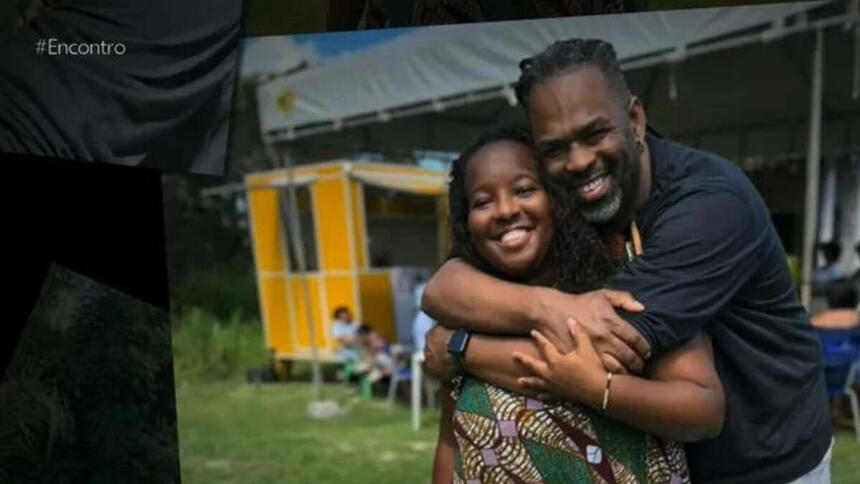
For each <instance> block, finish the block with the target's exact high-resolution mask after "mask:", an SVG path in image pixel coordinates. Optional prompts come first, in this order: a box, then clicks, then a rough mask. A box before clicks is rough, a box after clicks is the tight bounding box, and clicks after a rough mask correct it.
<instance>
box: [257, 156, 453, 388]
mask: <svg viewBox="0 0 860 484" xmlns="http://www.w3.org/2000/svg"><path fill="white" fill-rule="evenodd" d="M290 184H292V185H293V186H294V187H295V188H296V197H297V203H296V205H297V207H296V208H297V211H298V219H299V226H300V229H299V230H300V233H301V242H302V247H303V251H304V254H305V259H306V264H307V270H306V272H305V273H303V274H302V273H298V271H297V264H296V260H295V254H294V253H293V252H294V250H293V247H292V246H291V245H290V243H289V240H288V236H291V235H290V234H289V230H290V228H291V226H293V227H294V225H291V224H290V223H288V214H289V213H291V212H290V210H288V209H289V207H290V206H289V197H288V187H289V185H290ZM245 187H246V190H247V200H248V210H249V221H250V223H249V225H250V231H251V238H252V243H253V250H254V261H255V266H256V271H257V288H258V293H259V297H260V314H261V316H262V323H263V331H264V336H265V342H266V346H267V348H268V350H269V353H270V355H271V356H272V359H273V363H274V364H275V369H276V372H277V373H278V374H279V376H280V377H284V376H286V375H285V373H288V371H289V362H291V361H294V360H305V359H310V358H311V354H312V352H311V337H310V327H313V331H314V332H315V339H316V344H317V349H318V352H319V356H320V359H321V360H322V361H336V357H335V355H334V351H333V350H334V342H333V340H332V337H331V320H332V313H333V311H334V309H335V308H337V307H339V306H347V307H349V308H350V309H351V310H352V312H353V314H355V315H356V319H357V320H358V321H361V322H362V323H365V324H367V325H369V326H371V327H372V328H374V329H375V330H376V331H378V332H379V333H380V334H381V335H382V336H383V337H385V338H386V339H387V340H388V341H390V342H397V341H401V342H407V341H409V337H410V335H409V331H408V328H409V326H408V325H409V321H408V320H409V319H411V314H414V302H412V299H411V289H412V287H413V285H414V282H413V281H414V278H415V276H416V275H417V274H425V275H426V274H429V273H430V271H432V269H433V268H434V267H435V266H436V265H437V264H438V263H439V262H440V261H441V260H442V259H443V258H444V254H445V252H446V250H447V246H448V240H447V220H446V217H447V174H446V173H442V172H439V171H432V170H426V169H422V168H418V167H414V166H408V165H395V164H386V163H367V162H350V161H338V162H328V163H319V164H313V165H301V166H297V167H295V168H293V169H292V173H289V172H288V170H286V169H282V170H276V171H269V172H262V173H254V174H250V175H247V176H246V177H245ZM293 213H294V212H293ZM305 288H307V291H308V293H309V296H310V297H309V298H306V297H305V293H304V292H303V291H304V290H305ZM404 298H407V299H409V301H407V302H404ZM306 300H309V301H310V304H309V306H310V307H306V306H307V304H306V303H305V301H306ZM406 306H410V307H409V308H406ZM308 311H309V312H310V318H308ZM404 333H405V334H404Z"/></svg>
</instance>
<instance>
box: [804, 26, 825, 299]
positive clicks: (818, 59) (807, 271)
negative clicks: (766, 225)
mask: <svg viewBox="0 0 860 484" xmlns="http://www.w3.org/2000/svg"><path fill="white" fill-rule="evenodd" d="M823 85H824V31H823V29H821V28H819V29H817V30H816V31H815V50H814V51H813V57H812V95H811V97H810V107H809V143H808V147H807V148H808V151H807V157H806V209H805V217H804V218H805V220H804V226H803V276H802V282H801V284H802V286H801V292H800V297H801V301H802V302H803V305H804V306H806V309H807V310H809V309H810V302H811V301H812V281H811V278H812V265H813V264H812V263H813V260H814V258H815V235H816V231H817V230H816V229H817V226H818V209H817V206H818V171H819V166H820V164H821V100H822V94H823V91H824V86H823Z"/></svg>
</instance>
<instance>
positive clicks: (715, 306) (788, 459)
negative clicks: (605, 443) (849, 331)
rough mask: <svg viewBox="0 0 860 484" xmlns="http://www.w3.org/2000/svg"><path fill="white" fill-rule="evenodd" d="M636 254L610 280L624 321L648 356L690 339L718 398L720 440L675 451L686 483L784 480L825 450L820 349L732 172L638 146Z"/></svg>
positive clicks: (710, 158)
mask: <svg viewBox="0 0 860 484" xmlns="http://www.w3.org/2000/svg"><path fill="white" fill-rule="evenodd" d="M648 147H649V150H650V154H651V176H652V186H651V193H650V196H649V198H648V201H647V202H646V203H645V205H644V206H643V207H642V208H641V210H640V211H639V213H638V214H637V218H636V221H637V226H638V227H639V230H640V232H641V234H642V237H643V244H644V254H643V255H642V256H641V257H640V258H639V259H637V260H635V261H633V262H631V263H630V264H628V266H627V267H625V268H624V269H623V270H621V271H620V272H619V274H618V275H617V276H616V277H615V278H613V280H612V283H611V284H610V285H611V286H612V287H613V288H616V289H621V290H625V291H629V292H631V293H632V294H633V295H634V297H636V299H638V300H639V301H641V302H642V303H643V304H644V305H645V307H646V308H647V309H646V311H645V312H644V313H642V314H634V315H629V314H625V315H624V316H625V318H627V319H628V320H629V321H630V322H631V323H632V324H633V325H634V326H635V327H636V328H637V329H638V330H639V331H640V332H641V333H642V335H643V336H645V338H646V339H647V340H648V341H649V342H650V343H651V346H652V350H653V353H654V354H655V355H659V354H660V353H662V352H665V351H667V350H671V349H674V348H677V347H678V346H679V345H681V344H683V343H684V342H686V341H688V340H689V339H690V338H692V337H693V336H694V335H696V334H697V333H699V332H700V331H705V332H707V333H708V334H709V335H710V336H711V338H712V341H713V346H714V358H715V365H716V369H717V372H718V373H719V375H720V379H721V380H722V383H723V387H724V389H725V395H726V415H725V424H724V426H723V430H722V432H721V433H720V435H719V436H717V437H716V438H714V439H709V440H704V441H700V442H696V443H692V444H688V445H687V446H686V451H687V460H688V462H689V466H690V472H691V475H692V478H693V482H697V483H699V482H701V483H729V482H732V483H735V482H745V483H755V482H787V481H791V480H793V479H795V478H797V477H800V476H801V475H803V474H805V473H807V472H809V471H811V470H812V469H813V468H814V467H815V466H816V465H817V464H818V463H819V462H820V461H821V459H822V457H823V456H824V454H825V452H826V451H827V449H828V446H829V445H830V442H831V436H832V429H831V426H830V419H829V413H828V406H827V397H826V393H825V388H824V375H823V360H822V355H821V348H820V342H819V340H818V337H817V335H816V334H815V332H814V331H813V329H812V326H811V325H810V322H809V315H808V313H807V312H806V310H805V309H804V307H803V306H802V305H801V303H800V301H799V299H798V297H797V293H796V290H795V286H794V284H793V282H792V280H791V276H790V273H789V269H788V264H787V260H786V256H785V252H784V250H783V247H782V244H781V242H780V240H779V238H778V236H777V233H776V231H775V229H774V227H773V224H772V223H771V221H770V216H769V212H768V209H767V207H766V206H765V204H764V201H763V200H762V199H761V197H760V196H759V194H758V192H756V190H755V188H754V187H753V185H752V183H751V182H750V181H749V180H748V179H747V178H746V176H745V175H744V174H743V173H742V172H741V171H740V170H739V169H738V168H737V167H735V166H734V165H733V164H732V163H730V162H729V161H727V160H724V159H722V158H720V157H718V156H716V155H713V154H710V153H706V152H703V151H699V150H695V149H692V148H688V147H685V146H682V145H679V144H676V143H673V142H671V141H668V140H665V139H659V138H657V137H655V136H649V137H648Z"/></svg>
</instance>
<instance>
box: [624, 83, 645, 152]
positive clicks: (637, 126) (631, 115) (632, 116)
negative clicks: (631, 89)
mask: <svg viewBox="0 0 860 484" xmlns="http://www.w3.org/2000/svg"><path fill="white" fill-rule="evenodd" d="M627 119H628V120H629V121H630V129H632V130H633V135H634V136H635V137H636V140H638V141H640V142H642V143H644V142H645V126H646V125H647V119H646V118H645V108H644V107H643V106H642V101H640V100H639V98H638V97H636V96H634V95H633V94H630V103H629V104H628V105H627Z"/></svg>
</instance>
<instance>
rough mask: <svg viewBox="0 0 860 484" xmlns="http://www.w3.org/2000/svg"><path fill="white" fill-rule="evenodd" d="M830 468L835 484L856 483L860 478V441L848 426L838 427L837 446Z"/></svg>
mask: <svg viewBox="0 0 860 484" xmlns="http://www.w3.org/2000/svg"><path fill="white" fill-rule="evenodd" d="M830 469H831V472H832V473H833V475H832V477H833V484H854V483H856V482H857V480H858V478H860V442H858V441H857V440H856V439H855V438H854V433H853V432H852V431H851V430H849V429H847V428H840V427H837V428H836V446H835V447H834V448H833V465H832V466H831V467H830Z"/></svg>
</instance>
